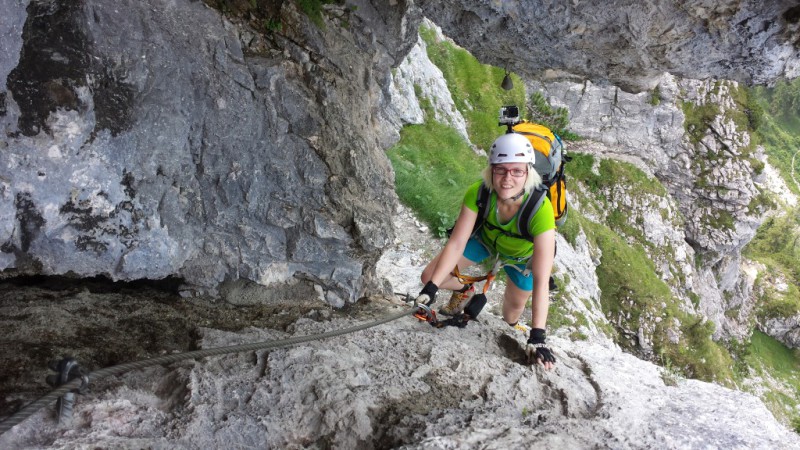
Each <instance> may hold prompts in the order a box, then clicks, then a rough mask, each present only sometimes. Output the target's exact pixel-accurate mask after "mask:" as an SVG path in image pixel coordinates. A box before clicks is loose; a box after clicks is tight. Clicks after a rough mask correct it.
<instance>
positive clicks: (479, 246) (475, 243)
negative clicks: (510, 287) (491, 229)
mask: <svg viewBox="0 0 800 450" xmlns="http://www.w3.org/2000/svg"><path fill="white" fill-rule="evenodd" d="M491 255H492V253H491V252H489V249H487V248H486V246H484V245H483V243H482V242H481V241H480V239H477V238H475V237H471V238H469V241H468V242H467V247H466V248H465V249H464V257H465V258H467V259H468V260H470V261H472V262H474V263H479V262H481V261H483V260H484V259H486V258H488V257H489V256H491ZM501 257H502V256H501ZM514 266H516V267H517V268H518V269H519V270H517V269H514V268H513V267H508V266H503V270H504V271H505V272H506V275H508V279H509V280H511V282H512V283H514V285H515V286H516V287H518V288H520V289H522V290H523V291H532V290H533V274H532V273H531V272H530V271H527V275H525V273H523V271H525V269H526V268H527V266H528V264H527V263H521V264H514Z"/></svg>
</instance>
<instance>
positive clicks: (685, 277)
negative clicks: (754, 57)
mask: <svg viewBox="0 0 800 450" xmlns="http://www.w3.org/2000/svg"><path fill="white" fill-rule="evenodd" d="M737 88H738V85H737V84H736V83H734V82H724V83H723V82H712V81H697V80H680V79H676V78H675V77H673V76H671V75H666V74H665V75H663V76H662V77H661V78H660V80H659V83H658V85H657V88H656V89H654V90H653V91H650V92H642V93H639V94H631V93H627V92H625V91H622V90H621V89H619V88H616V87H604V86H598V85H596V84H594V83H591V82H584V83H573V82H569V81H559V82H550V83H531V85H530V89H531V90H538V91H541V92H543V93H544V94H545V96H546V97H547V98H549V99H550V101H551V102H552V103H553V104H554V105H556V106H561V107H565V108H567V109H568V110H569V112H570V128H571V129H572V130H573V131H574V132H576V133H578V134H580V135H582V136H585V137H588V138H590V139H592V140H596V141H599V142H601V143H602V144H603V145H600V146H598V145H581V144H578V145H577V147H574V148H573V149H575V150H578V151H586V152H590V153H595V154H597V156H599V157H603V158H608V157H611V158H615V159H620V160H623V161H628V162H631V163H633V164H635V165H636V166H637V167H639V168H641V169H642V170H643V171H645V172H646V173H650V174H652V175H653V176H655V177H656V178H657V179H658V180H659V182H661V183H663V184H664V186H665V187H666V188H667V191H668V193H669V198H662V199H651V200H649V201H648V200H647V199H646V196H644V197H642V198H640V199H639V200H636V199H637V198H638V197H641V196H640V195H639V194H636V193H626V190H627V189H628V188H627V187H624V186H620V187H619V189H618V190H619V191H620V192H617V193H611V192H609V193H606V198H609V199H611V200H610V201H612V203H613V204H614V205H616V206H615V207H612V210H613V209H617V208H620V207H621V208H624V209H625V210H626V211H630V213H629V214H628V215H627V216H628V224H629V225H630V226H631V227H633V228H635V229H639V230H640V231H641V233H642V236H643V237H644V238H645V239H646V240H647V241H648V242H650V243H651V244H652V245H653V246H654V248H656V249H660V250H659V251H662V250H664V249H669V250H670V251H668V252H666V253H664V254H655V253H653V252H651V258H653V261H654V262H655V263H656V267H657V269H658V270H659V273H661V275H662V278H663V279H665V280H667V281H670V280H672V282H670V283H669V284H670V285H671V286H672V287H673V290H674V291H675V293H676V295H678V296H679V297H682V298H684V300H685V304H686V307H687V310H692V309H693V308H692V306H691V304H690V302H689V300H688V295H689V294H696V295H697V296H699V298H700V305H699V306H700V311H701V312H703V313H704V314H705V315H707V316H708V317H709V318H711V319H712V320H713V321H714V322H715V323H716V324H717V325H718V327H717V336H718V337H719V336H733V337H736V338H742V337H745V336H746V335H747V334H748V333H749V330H750V325H751V324H750V321H751V319H752V317H751V316H750V315H749V312H751V310H752V302H753V300H752V299H751V298H750V297H751V291H752V282H748V281H747V277H745V276H743V272H742V269H741V268H740V265H741V250H742V248H743V247H744V246H745V245H746V244H747V243H748V242H750V240H751V239H752V238H753V236H754V235H755V232H756V229H757V228H758V226H759V225H760V224H761V221H762V220H763V213H764V211H763V210H762V209H761V208H758V207H755V206H754V205H755V204H756V203H757V202H756V198H757V196H758V194H759V187H758V186H757V183H756V181H757V180H758V179H760V178H763V176H762V175H761V174H760V173H759V172H758V171H757V169H756V167H754V162H759V161H763V160H764V159H765V158H764V155H763V149H760V148H756V149H753V148H751V147H752V146H750V136H749V134H748V132H747V130H746V129H741V126H740V125H737V124H736V122H735V121H734V120H733V119H732V116H733V114H734V112H736V111H741V109H742V106H741V105H737V104H736V102H735V101H734V98H733V94H732V91H733V90H735V89H737ZM654 96H655V97H656V98H654ZM683 103H689V104H691V105H692V106H691V107H692V108H702V107H704V106H705V105H710V106H712V107H713V109H714V111H715V115H714V117H713V118H712V119H711V120H709V123H708V124H703V127H704V128H703V129H698V130H693V132H692V133H689V132H687V130H686V128H687V126H688V127H692V126H694V125H693V124H690V125H687V120H690V119H687V117H686V115H685V113H684V110H683V107H682V104H683ZM692 136H695V137H696V138H697V141H696V142H694V141H693V140H692ZM637 202H639V203H641V204H635V203H637ZM660 203H662V204H661V205H660V206H659V204H660ZM664 217H666V218H667V220H664V219H663V218H664ZM677 281H680V282H677ZM733 309H738V310H739V311H740V313H744V316H741V317H728V316H729V315H726V311H729V310H733Z"/></svg>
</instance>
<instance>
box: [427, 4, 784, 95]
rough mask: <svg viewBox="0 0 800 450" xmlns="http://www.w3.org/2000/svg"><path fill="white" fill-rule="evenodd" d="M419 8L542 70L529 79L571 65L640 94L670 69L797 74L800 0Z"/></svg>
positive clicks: (503, 60)
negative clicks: (798, 0) (799, 1)
mask: <svg viewBox="0 0 800 450" xmlns="http://www.w3.org/2000/svg"><path fill="white" fill-rule="evenodd" d="M419 5H420V7H421V8H422V10H423V11H424V13H425V16H426V17H428V18H430V19H431V20H432V21H434V22H436V23H437V24H438V25H439V26H441V27H442V29H443V31H444V33H445V34H446V35H447V36H450V37H451V38H453V40H455V41H456V42H457V43H458V44H459V45H461V46H462V47H465V48H467V49H469V51H470V52H471V53H472V54H473V55H475V56H476V57H477V58H478V59H480V60H481V61H484V62H485V63H489V64H493V65H495V66H498V67H508V68H509V69H510V70H514V71H517V72H519V73H520V74H522V75H536V76H528V77H526V78H538V77H539V76H540V75H542V74H543V72H545V71H556V72H562V73H560V74H558V73H554V75H558V76H563V75H565V74H564V73H563V72H566V74H572V75H576V76H578V77H579V78H581V79H583V78H586V79H592V80H594V81H597V82H606V81H608V82H611V83H612V84H615V85H617V86H621V87H623V88H624V89H626V90H628V91H633V92H638V91H642V90H647V89H649V88H652V87H653V86H654V85H655V83H656V82H657V80H658V78H659V77H660V76H661V74H662V73H663V72H670V73H672V74H675V75H679V76H681V77H683V78H693V79H705V78H709V77H711V78H721V79H727V80H736V81H740V82H746V83H764V82H768V81H769V80H771V79H774V78H775V77H776V76H786V77H789V78H794V77H796V76H798V75H800V62H799V61H800V58H799V56H800V53H798V52H800V48H799V47H798V42H797V40H796V39H797V31H798V29H800V7H799V6H797V2H794V1H792V0H781V1H776V2H760V1H757V0H749V1H745V2H740V1H722V2H708V1H705V0H692V1H688V2H663V1H659V2H651V1H648V2H629V1H623V2H613V3H609V2H602V3H592V2H581V1H572V2H542V1H502V2H462V1H457V0H444V1H440V0H423V1H421V2H419Z"/></svg>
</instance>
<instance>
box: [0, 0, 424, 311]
mask: <svg viewBox="0 0 800 450" xmlns="http://www.w3.org/2000/svg"><path fill="white" fill-rule="evenodd" d="M1 6H2V9H3V11H4V19H3V21H2V22H0V25H1V26H2V29H0V35H2V36H3V52H4V53H3V54H4V57H3V59H2V66H0V80H3V84H2V85H0V88H3V89H2V92H1V94H2V97H0V99H1V100H2V103H3V104H2V108H0V128H1V129H2V130H3V136H2V141H1V142H0V143H1V144H2V158H0V186H1V189H2V190H1V191H0V192H2V195H0V210H1V211H2V212H3V214H2V222H3V226H2V227H0V232H2V235H0V241H1V242H2V257H0V264H2V266H0V267H2V268H3V269H12V268H13V269H16V271H15V273H44V274H64V273H73V274H76V275H81V276H92V275H97V274H102V275H106V276H108V277H110V278H112V279H123V280H131V279H138V278H150V279H159V278H164V277H168V276H175V277H180V278H183V279H184V280H185V281H186V283H187V284H188V285H191V286H194V287H196V288H198V289H201V290H203V289H207V290H208V291H210V292H213V291H214V290H215V289H216V287H217V286H218V285H219V283H221V282H223V281H225V280H235V279H240V278H241V279H248V280H253V281H256V282H258V283H261V284H264V285H271V284H274V283H294V282H296V281H297V280H298V279H301V280H308V281H311V282H314V283H316V284H318V285H320V286H322V287H324V290H323V294H322V295H324V297H325V299H326V300H327V301H328V302H329V303H331V304H334V305H342V304H344V302H345V301H353V300H354V299H356V298H358V297H359V296H360V295H361V294H362V293H363V292H364V290H365V289H367V288H369V287H371V286H373V287H374V285H372V284H371V283H373V282H374V280H373V276H372V275H371V274H372V273H374V268H373V266H374V260H375V259H376V258H377V255H378V253H379V251H380V249H381V248H382V247H383V246H384V244H385V243H386V242H389V241H390V240H391V239H392V230H391V228H389V227H385V226H384V221H385V220H384V219H383V218H382V217H383V216H385V214H386V212H387V205H388V207H389V208H390V209H388V211H391V205H393V204H394V203H395V200H394V194H393V186H392V184H391V180H392V177H391V168H390V167H389V164H388V161H387V159H386V158H385V156H384V155H383V153H382V150H381V148H380V147H379V146H378V145H377V135H376V132H375V130H373V129H372V127H371V118H372V116H373V112H372V108H373V107H374V105H375V103H376V101H375V99H374V98H373V97H379V96H380V89H379V87H378V86H377V84H376V82H375V81H374V80H375V79H379V78H381V77H380V76H379V75H374V74H376V73H377V74H384V73H387V72H388V69H389V67H390V66H391V65H394V64H396V63H397V60H399V59H400V58H402V56H404V55H405V53H406V52H407V51H408V49H409V48H410V46H411V45H413V43H414V42H416V30H415V29H413V28H412V29H405V21H406V20H408V17H409V16H408V15H407V14H406V11H405V9H404V8H403V7H401V6H395V7H387V8H380V9H375V8H373V7H372V6H371V5H370V4H369V3H365V4H364V5H361V7H360V8H358V9H357V11H358V12H357V13H352V10H351V9H347V8H343V9H342V10H341V11H340V12H341V14H342V15H343V16H342V18H341V19H340V20H349V21H350V23H351V24H352V25H353V26H352V29H353V30H359V31H358V34H354V33H353V32H350V31H348V29H347V28H345V27H343V26H341V24H339V23H337V22H336V21H333V23H330V24H329V26H327V27H324V28H318V27H316V26H315V25H314V24H312V23H311V22H310V21H309V20H308V19H307V18H306V17H304V16H302V15H301V14H300V13H298V12H297V11H296V10H294V9H293V8H292V6H291V3H287V4H286V5H284V8H283V9H282V11H281V20H282V21H283V22H284V23H285V30H286V31H285V32H284V33H283V34H281V35H277V34H276V35H273V36H271V39H270V40H260V41H258V44H259V45H261V47H260V48H258V49H252V48H250V47H248V46H247V45H243V43H242V41H243V40H245V39H250V40H251V41H249V42H253V40H252V35H247V34H246V33H244V32H240V30H239V29H238V28H237V27H235V26H233V25H232V24H231V23H230V22H227V21H226V20H224V19H223V18H222V17H221V16H220V14H219V13H218V12H216V11H214V10H212V9H210V8H208V7H206V6H205V5H204V4H202V3H200V2H189V1H178V2H173V3H169V4H164V3H163V2H158V1H152V2H139V1H123V2H115V3H114V4H111V3H108V2H94V1H86V2H43V1H33V2H30V3H28V2H19V1H14V0H3V2H2V5H1ZM351 13H352V14H351ZM410 17H413V16H410ZM373 29H379V30H380V33H377V34H376V33H375V32H373V31H372V30H373ZM198 43H199V45H198ZM251 50H258V53H257V54H253V53H250V51H251ZM243 52H248V53H247V56H245V54H244V53H243ZM369 261H373V263H369Z"/></svg>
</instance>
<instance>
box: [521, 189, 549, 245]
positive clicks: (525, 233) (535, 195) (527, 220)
mask: <svg viewBox="0 0 800 450" xmlns="http://www.w3.org/2000/svg"><path fill="white" fill-rule="evenodd" d="M547 192H548V191H547V189H546V188H543V187H541V186H539V187H537V188H535V189H534V190H533V191H532V192H531V194H530V195H529V196H528V198H527V200H525V203H523V204H522V207H521V208H520V214H519V219H517V231H519V234H520V236H522V237H524V238H525V239H527V240H529V241H531V242H533V236H531V226H530V224H531V219H533V216H535V215H536V212H538V211H539V208H541V206H542V202H543V201H544V198H545V197H546V196H547Z"/></svg>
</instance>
